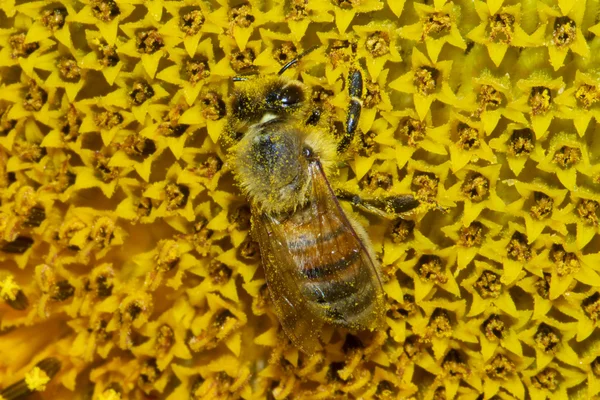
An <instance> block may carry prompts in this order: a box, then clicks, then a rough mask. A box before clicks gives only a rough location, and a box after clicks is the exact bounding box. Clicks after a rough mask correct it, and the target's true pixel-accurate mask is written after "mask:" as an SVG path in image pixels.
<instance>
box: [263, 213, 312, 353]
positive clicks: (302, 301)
mask: <svg viewBox="0 0 600 400" xmlns="http://www.w3.org/2000/svg"><path fill="white" fill-rule="evenodd" d="M254 215H256V213H253V218H254V220H253V224H252V229H253V232H254V234H255V236H256V240H257V241H258V244H259V246H260V251H261V257H262V262H263V268H264V270H265V276H266V279H267V284H268V286H269V291H270V292H271V299H272V300H273V304H274V305H275V313H276V314H277V317H278V318H279V322H280V323H281V326H282V327H283V330H284V331H285V333H286V334H287V335H288V337H289V338H290V340H291V341H292V342H293V343H294V345H295V346H296V347H298V348H300V349H302V350H303V351H305V352H306V353H309V354H312V353H314V352H316V351H318V350H320V349H321V345H320V344H319V332H320V330H321V328H322V326H323V321H322V320H321V318H320V316H319V314H318V313H316V312H315V311H316V310H314V308H313V307H312V306H311V304H310V303H309V302H308V300H307V299H306V298H305V297H304V296H303V294H302V292H301V290H300V286H299V284H300V282H299V281H298V276H297V275H298V274H297V268H298V267H297V265H295V263H294V260H293V258H291V257H290V252H289V250H288V248H287V241H286V240H285V232H283V230H282V229H281V227H280V226H279V224H278V223H277V221H276V220H275V219H274V218H272V217H270V216H268V215H266V214H262V215H260V216H258V217H254Z"/></svg>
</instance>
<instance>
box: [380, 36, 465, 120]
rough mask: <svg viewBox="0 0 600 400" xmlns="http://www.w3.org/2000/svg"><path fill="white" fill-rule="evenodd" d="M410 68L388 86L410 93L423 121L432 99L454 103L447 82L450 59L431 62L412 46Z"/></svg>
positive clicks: (454, 99)
mask: <svg viewBox="0 0 600 400" xmlns="http://www.w3.org/2000/svg"><path fill="white" fill-rule="evenodd" d="M411 66H412V70H411V71H409V72H407V73H406V74H404V75H402V76H401V77H399V78H398V79H396V80H394V81H392V82H390V84H389V86H390V87H391V88H392V89H394V90H397V91H399V92H403V93H411V94H412V95H413V102H414V105H415V108H416V110H417V114H418V115H419V119H420V120H421V121H423V120H424V119H425V117H426V116H427V113H428V112H429V109H430V107H431V103H433V101H434V100H438V101H441V102H442V103H446V104H454V103H455V102H456V101H457V99H456V96H455V95H454V92H453V91H452V89H451V88H450V85H449V83H448V79H449V75H450V70H451V68H452V61H438V62H431V61H429V60H428V59H427V57H425V55H424V54H423V53H421V52H420V51H419V50H417V48H416V47H415V48H413V52H412V57H411Z"/></svg>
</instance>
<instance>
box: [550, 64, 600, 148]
mask: <svg viewBox="0 0 600 400" xmlns="http://www.w3.org/2000/svg"><path fill="white" fill-rule="evenodd" d="M599 95H600V92H599V86H598V77H597V76H595V75H594V74H589V73H584V72H582V71H580V70H577V72H576V73H575V80H574V81H573V84H572V86H571V87H569V88H568V89H567V90H565V91H564V92H562V93H561V94H559V95H558V97H557V98H556V104H558V105H559V106H560V107H561V113H562V114H564V115H565V116H566V117H567V118H568V119H572V120H573V124H574V125H575V128H576V129H577V133H578V134H579V136H581V137H583V135H585V130H586V129H587V127H588V125H589V123H590V120H591V119H592V117H593V118H595V119H596V121H598V120H599V118H598V115H599V114H598V107H597V105H595V103H597V102H598V100H600V97H599Z"/></svg>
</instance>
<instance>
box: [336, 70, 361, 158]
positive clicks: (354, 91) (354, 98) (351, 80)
mask: <svg viewBox="0 0 600 400" xmlns="http://www.w3.org/2000/svg"><path fill="white" fill-rule="evenodd" d="M347 82H348V83H347V84H348V95H349V96H350V104H349V105H348V114H347V116H346V131H345V132H344V135H343V136H342V139H341V140H340V142H339V143H338V148H337V150H338V153H343V152H344V151H346V149H348V146H350V143H352V139H354V132H355V131H356V128H357V127H358V121H359V120H360V112H361V111H362V100H361V98H362V95H363V76H362V72H360V70H359V69H351V70H350V72H349V73H348V81H347Z"/></svg>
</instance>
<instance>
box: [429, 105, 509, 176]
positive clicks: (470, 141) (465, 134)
mask: <svg viewBox="0 0 600 400" xmlns="http://www.w3.org/2000/svg"><path fill="white" fill-rule="evenodd" d="M436 133H437V135H436V136H437V138H438V140H439V141H440V142H442V143H444V144H446V146H448V149H449V150H450V164H451V169H452V172H454V173H456V171H458V170H460V169H462V168H464V167H465V166H466V165H467V164H469V163H470V162H474V163H475V162H477V161H479V160H484V161H487V162H488V163H490V164H496V162H497V159H496V156H495V155H494V153H493V151H492V149H491V148H490V147H489V146H488V144H487V142H486V140H485V134H484V129H483V124H482V123H480V122H479V123H478V122H473V121H471V120H469V119H468V118H466V117H464V116H463V115H461V114H458V113H455V114H453V115H451V117H450V120H449V121H448V123H446V124H444V125H442V126H440V127H439V128H437V129H436Z"/></svg>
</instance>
